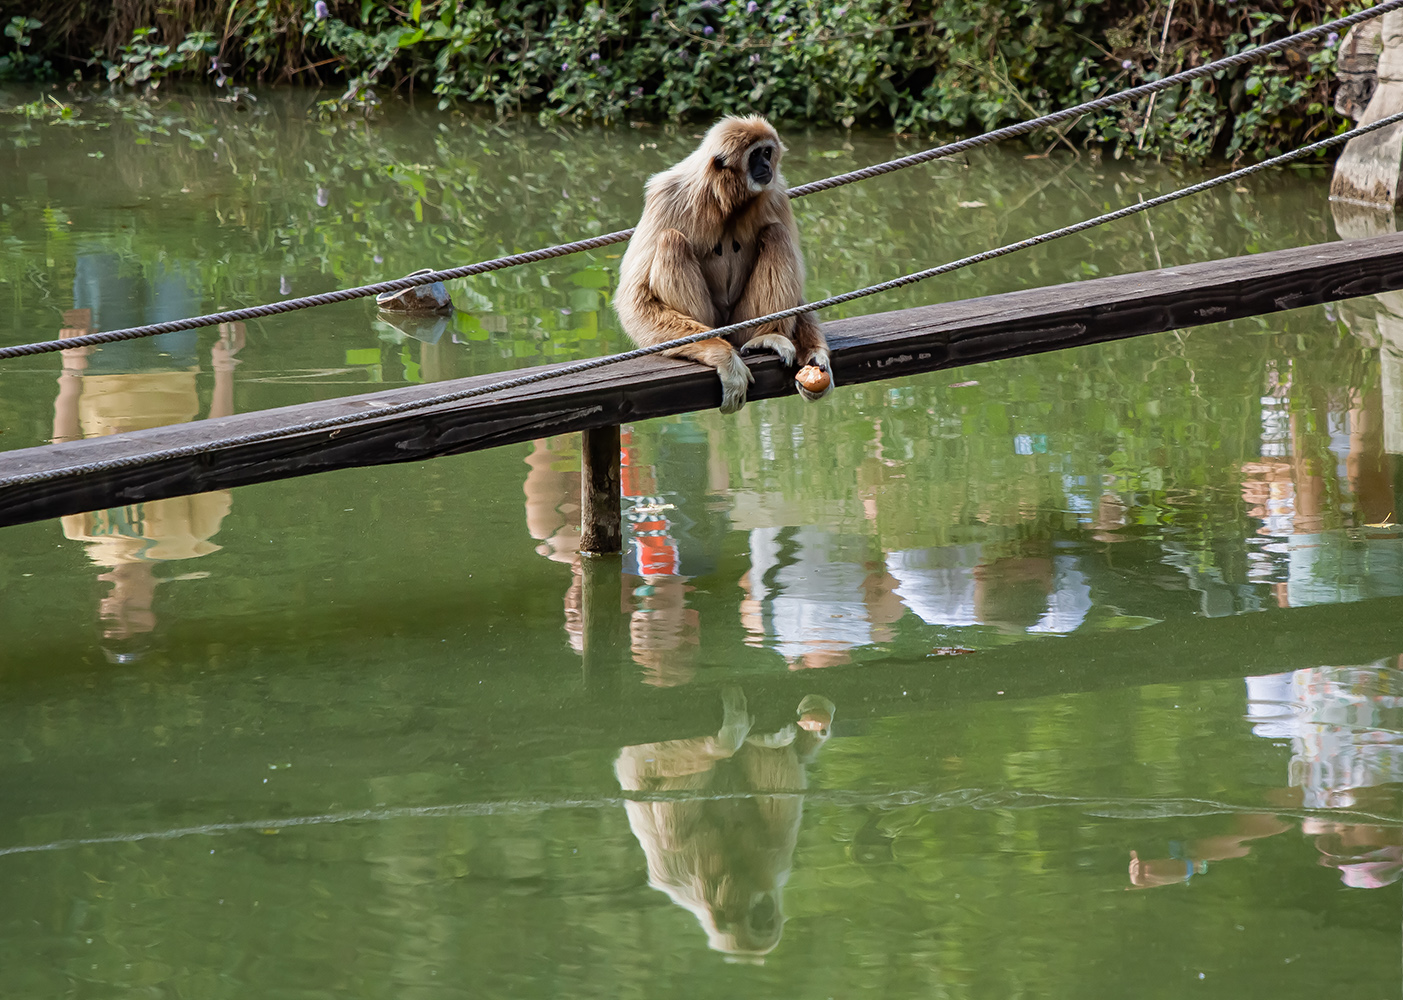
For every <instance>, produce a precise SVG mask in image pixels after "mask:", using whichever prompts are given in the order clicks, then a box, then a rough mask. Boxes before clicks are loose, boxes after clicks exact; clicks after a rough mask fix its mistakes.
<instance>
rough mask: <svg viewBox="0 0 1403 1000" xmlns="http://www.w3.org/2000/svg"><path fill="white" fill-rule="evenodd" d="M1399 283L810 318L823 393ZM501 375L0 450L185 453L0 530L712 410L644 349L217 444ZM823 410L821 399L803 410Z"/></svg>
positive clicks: (3, 502) (1210, 284)
mask: <svg viewBox="0 0 1403 1000" xmlns="http://www.w3.org/2000/svg"><path fill="white" fill-rule="evenodd" d="M1397 289H1403V234H1400V233H1391V234H1388V235H1385V236H1378V237H1372V238H1369V239H1364V240H1353V241H1349V242H1343V243H1326V244H1319V245H1316V246H1308V247H1299V248H1296V249H1291V250H1279V251H1274V252H1271V253H1262V254H1254V255H1251V256H1247V257H1236V258H1231V259H1228V260H1219V261H1209V262H1206V263H1201V264H1191V265H1188V266H1184V267H1175V268H1165V269H1164V270H1159V271H1146V272H1142V273H1139V274H1128V275H1119V276H1116V277H1109V278H1097V279H1093V280H1089V281H1078V282H1073V283H1071V284H1066V285H1055V286H1051V287H1047V288H1036V289H1027V290H1024V291H1018V292H1010V293H1007V294H1003V295H991V296H986V297H983V298H977V299H966V300H963V301H959V302H948V303H944V304H941V305H933V306H923V307H920V308H916V309H906V310H901V311H899V312H890V313H881V314H877V315H873V316H863V317H857V318H854V319H847V320H837V321H834V322H831V323H828V324H826V329H827V331H828V335H829V339H830V342H831V343H832V346H833V348H834V351H833V367H834V373H835V376H836V378H837V382H838V386H839V389H840V391H841V387H842V386H844V385H854V384H857V383H862V382H871V381H875V380H879V379H890V378H899V377H901V376H905V375H914V374H919V373H922V372H931V371H936V370H938V369H942V368H951V367H955V366H958V365H965V364H971V363H974V362H982V361H993V360H996V359H1000V358H1009V357H1016V356H1019V355H1026V354H1036V353H1040V352H1044V351H1053V350H1059V349H1061V348H1066V347H1075V346H1079V345H1083V344H1095V343H1101V342H1105V341H1110V340H1119V339H1122V338H1126V337H1134V336H1139V335H1142V334H1149V333H1160V332H1163V331H1166V330H1174V329H1179V328H1182V327H1190V326H1199V325H1202V324H1204V323H1213V322H1219V321H1222V320H1230V319H1238V318H1242V317H1246V316H1257V315H1262V314H1265V313H1272V312H1278V311H1281V310H1285V309H1295V308H1299V307H1302V306H1310V305H1316V304H1319V303H1322V302H1332V301H1337V300H1340V299H1347V298H1353V297H1356V296H1361V295H1370V294H1374V293H1376V292H1383V291H1393V290H1397ZM753 370H754V374H755V384H754V385H753V386H752V387H751V391H750V398H751V399H755V400H759V399H767V398H771V397H775V396H781V395H787V394H789V393H792V392H793V391H794V390H793V383H792V381H791V379H790V377H789V376H788V375H787V374H786V373H785V372H784V371H783V369H782V368H781V367H780V365H779V363H778V362H777V361H776V360H773V359H765V360H762V361H759V362H757V363H755V364H754V365H753ZM507 377H509V375H508V374H506V373H499V374H493V375H481V376H475V377H473V378H467V379H458V380H455V381H450V382H436V383H432V384H429V385H423V386H414V387H412V388H404V389H393V390H389V391H385V392H377V393H371V394H368V395H360V396H348V397H343V398H340V399H335V400H327V401H322V402H316V403H304V404H300V405H297V406H287V407H279V408H277V409H272V410H260V411H257V412H254V413H244V414H238V415H235V416H230V417H222V418H219V419H216V420H201V421H196V422H193V423H184V424H174V425H171V426H167V427H158V428H153V429H151V430H145V431H137V432H133V433H129V434H120V435H113V436H110V437H103V438H93V439H89V440H85V441H72V442H66V443H64V444H57V445H47V446H44V447H38V448H26V449H20V450H16V451H11V452H7V453H0V480H3V479H5V478H8V477H11V476H15V475H20V474H23V473H29V472H36V471H45V470H50V469H63V468H69V467H72V466H77V465H82V464H85V463H89V462H96V461H101V460H106V459H113V458H123V457H128V456H140V455H143V454H149V453H152V452H156V451H161V450H164V449H168V448H174V447H183V446H187V445H192V444H194V445H204V444H208V445H209V448H208V450H207V451H205V452H203V453H201V454H200V455H198V456H196V457H193V458H181V459H171V460H165V461H161V462H158V463H153V464H147V465H142V466H139V467H135V468H127V469H119V470H113V471H109V472H102V473H93V474H83V475H75V476H71V477H64V478H62V479H56V480H53V481H50V482H45V483H38V484H33V485H27V486H9V487H0V526H3V525H10V524H20V523H24V522H27V521H35V520H41V519H44V518H51V517H56V516H59V515H62V514H71V513H78V512H81V511H87V510H99V509H104V508H108V507H114V506H119V505H123V504H131V503H138V502H141V501H145V500H156V499H160V498H163V497H170V496H182V495H185V494H190V493H202V492H205V491H208V490H216V489H226V488H229V487H234V486H243V485H247V484H250V483H259V482H267V481H270V480H275V479H284V478H288V477H291V476H302V475H309V474H312V473H316V472H328V471H331V470H334V469H345V468H352V467H356V466H367V465H381V464H387V463H391V462H408V461H417V460H420V459H426V458H436V457H438V456H441V455H454V454H460V453H463V452H468V451H477V450H481V449H484V448H494V447H497V446H499V445H504V444H513V443H517V442H521V441H528V440H532V439H534V438H539V437H544V436H546V435H551V434H561V433H565V432H568V431H579V430H586V429H591V428H600V427H609V426H611V425H615V424H619V423H624V422H628V421H635V420H643V419H647V418H649V417H660V416H667V415H670V414H676V413H684V412H687V411H692V410H703V409H709V408H711V407H715V406H717V405H719V403H720V388H719V384H718V382H717V379H716V376H715V374H714V373H713V372H712V371H711V370H710V369H707V368H703V367H701V366H699V365H695V364H691V363H687V362H680V361H672V360H667V359H653V358H645V359H641V360H638V361H633V362H627V363H624V364H620V365H615V366H611V367H607V368H603V369H600V370H598V371H594V372H590V373H587V374H585V375H576V376H567V377H564V378H561V379H559V380H553V381H549V382H545V383H542V384H537V385H532V386H527V387H525V388H521V389H515V390H510V391H507V392H503V393H500V394H493V395H490V396H484V397H480V398H475V399H472V400H468V401H465V402H460V403H454V404H448V405H444V406H438V407H433V408H429V409H425V410H423V411H417V412H412V413H407V414H402V415H398V416H393V417H385V418H381V419H369V420H367V421H365V422H364V423H360V424H355V425H352V426H348V427H342V428H339V429H336V430H332V431H319V432H315V433H310V434H301V435H287V436H282V437H278V438H275V439H273V440H269V441H263V442H260V443H258V444H252V445H242V446H235V447H228V446H219V445H217V442H218V441H219V440H220V439H223V438H231V437H234V436H237V435H243V434H249V433H253V432H261V431H266V430H270V429H277V428H279V427H288V426H292V425H294V424H298V423H302V422H305V421H310V420H320V419H323V418H327V417H335V416H340V415H342V414H346V413H364V412H373V411H374V410H375V409H376V408H380V407H384V406H388V405H393V404H396V403H400V402H404V401H406V400H412V399H423V398H426V397H429V396H434V395H437V394H441V393H445V392H452V391H456V390H459V389H465V388H470V387H473V386H476V385H490V384H492V383H494V382H497V381H501V380H503V379H505V378H507ZM817 405H820V406H821V405H823V404H821V403H820V404H817Z"/></svg>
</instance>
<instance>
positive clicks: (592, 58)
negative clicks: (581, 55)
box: [589, 52, 599, 62]
mask: <svg viewBox="0 0 1403 1000" xmlns="http://www.w3.org/2000/svg"><path fill="white" fill-rule="evenodd" d="M589 61H590V62H599V53H598V52H591V53H590V54H589Z"/></svg>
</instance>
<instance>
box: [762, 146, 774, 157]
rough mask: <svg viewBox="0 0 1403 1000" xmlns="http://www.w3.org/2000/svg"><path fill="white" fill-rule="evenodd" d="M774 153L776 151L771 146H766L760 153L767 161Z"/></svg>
mask: <svg viewBox="0 0 1403 1000" xmlns="http://www.w3.org/2000/svg"><path fill="white" fill-rule="evenodd" d="M773 153H774V150H773V149H771V148H770V147H769V146H766V147H765V148H764V149H762V150H761V151H760V155H761V156H763V157H764V158H765V159H766V160H768V159H769V158H770V156H771V155H772V154H773Z"/></svg>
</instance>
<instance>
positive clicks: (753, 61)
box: [750, 53, 760, 66]
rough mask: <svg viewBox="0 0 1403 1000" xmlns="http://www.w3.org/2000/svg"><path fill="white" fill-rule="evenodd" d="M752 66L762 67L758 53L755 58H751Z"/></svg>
mask: <svg viewBox="0 0 1403 1000" xmlns="http://www.w3.org/2000/svg"><path fill="white" fill-rule="evenodd" d="M750 65H752V66H759V65H760V55H759V53H756V54H755V55H753V56H751V57H750Z"/></svg>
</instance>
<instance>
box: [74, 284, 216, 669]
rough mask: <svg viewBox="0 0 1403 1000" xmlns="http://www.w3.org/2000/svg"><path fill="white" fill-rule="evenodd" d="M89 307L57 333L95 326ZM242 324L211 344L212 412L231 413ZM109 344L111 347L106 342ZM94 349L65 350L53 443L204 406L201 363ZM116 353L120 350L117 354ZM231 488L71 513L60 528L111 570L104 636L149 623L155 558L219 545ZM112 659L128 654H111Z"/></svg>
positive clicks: (181, 418)
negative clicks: (118, 368)
mask: <svg viewBox="0 0 1403 1000" xmlns="http://www.w3.org/2000/svg"><path fill="white" fill-rule="evenodd" d="M89 315H90V314H89V311H88V310H72V311H71V312H70V313H68V314H65V317H64V318H65V321H67V323H68V327H69V328H68V329H65V330H64V331H62V333H61V335H68V334H71V335H77V334H82V333H88V332H90V331H89V330H88V328H87V320H88V317H89ZM243 340H244V331H243V324H242V323H236V324H224V325H223V326H221V327H220V339H219V342H218V343H217V344H216V345H215V347H214V349H213V352H212V361H213V367H214V396H213V399H212V401H211V403H210V412H209V415H210V417H221V416H227V415H228V414H230V413H233V412H234V392H233V370H234V365H235V364H237V362H236V361H235V360H234V357H233V356H234V354H236V353H237V352H238V350H239V349H240V348H241V347H242V346H243ZM108 350H109V351H111V348H110V347H109V349H108ZM92 352H93V349H92V348H77V349H74V350H67V351H64V352H63V359H64V360H63V365H64V366H63V371H62V372H61V374H60V375H59V379H58V382H59V393H58V398H57V399H56V400H55V401H54V441H55V442H59V441H71V440H75V439H78V438H84V437H87V438H92V437H103V436H105V435H108V434H119V433H123V432H126V431H135V430H145V429H147V428H150V427H162V426H165V425H167V424H175V423H185V422H187V421H190V420H193V419H195V417H196V416H197V415H198V414H199V407H200V400H199V395H198V393H197V391H196V385H195V377H196V374H197V373H198V370H199V369H198V367H192V368H189V369H186V370H174V371H145V372H127V373H107V372H92V371H89V370H88V367H89V357H90V355H91V354H92ZM113 353H116V352H113ZM229 505H230V495H229V492H228V491H227V490H216V491H214V492H211V493H199V494H195V495H194V496H183V497H171V498H169V499H165V500H150V501H146V502H144V503H139V504H133V505H130V506H127V507H116V508H112V509H110V510H95V511H89V512H87V513H84V514H68V515H66V516H64V517H63V518H61V523H62V525H63V533H64V536H65V537H67V538H70V539H73V540H74V541H81V542H84V543H86V549H87V555H88V558H89V559H91V560H92V561H93V562H94V563H95V564H97V565H98V566H103V567H107V569H108V572H106V573H103V574H102V575H100V576H99V577H98V579H99V580H102V581H104V582H107V583H111V584H112V589H111V591H110V592H109V593H108V595H107V596H106V597H104V598H103V599H102V602H101V605H100V610H99V615H100V617H101V619H102V620H103V621H104V622H105V625H104V628H103V637H104V639H107V640H117V641H125V640H131V639H133V638H135V637H137V636H139V635H142V634H144V633H147V632H150V631H152V630H153V629H154V628H155V627H156V616H155V614H154V613H153V611H152V609H151V604H152V600H153V597H154V595H155V592H156V585H157V584H158V583H160V580H159V579H158V578H157V577H156V575H155V572H154V566H155V564H156V563H159V562H173V561H177V560H182V559H194V558H198V557H199V556H203V555H208V554H209V553H211V552H215V551H217V550H218V549H219V546H218V545H215V544H214V543H213V542H211V541H210V538H211V537H213V536H214V534H215V533H216V532H218V531H219V527H220V525H221V523H222V522H223V520H224V516H225V515H226V514H228V513H229ZM109 655H111V656H113V657H114V658H116V659H119V660H124V659H128V658H130V655H131V654H129V652H127V651H118V652H109Z"/></svg>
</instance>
